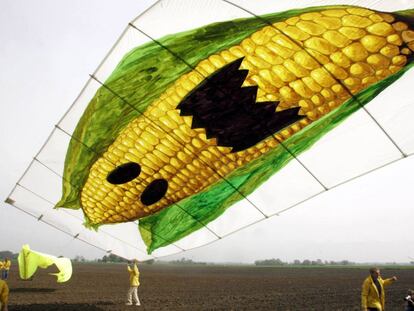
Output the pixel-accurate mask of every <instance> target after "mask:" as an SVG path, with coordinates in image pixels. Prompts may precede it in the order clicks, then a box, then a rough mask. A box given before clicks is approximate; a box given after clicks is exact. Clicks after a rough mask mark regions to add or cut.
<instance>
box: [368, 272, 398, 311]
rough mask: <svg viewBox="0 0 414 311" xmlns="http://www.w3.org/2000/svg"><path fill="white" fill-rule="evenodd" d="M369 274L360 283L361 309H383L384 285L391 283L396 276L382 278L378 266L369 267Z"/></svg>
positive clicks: (369, 310)
mask: <svg viewBox="0 0 414 311" xmlns="http://www.w3.org/2000/svg"><path fill="white" fill-rule="evenodd" d="M369 274H370V276H369V277H367V278H366V279H365V281H364V283H363V284H362V293H361V305H362V311H384V310H385V291H384V287H385V286H387V285H389V284H392V283H393V282H394V281H396V280H397V277H395V276H393V277H392V278H389V279H385V280H383V279H382V278H381V274H380V270H379V269H378V268H371V269H369Z"/></svg>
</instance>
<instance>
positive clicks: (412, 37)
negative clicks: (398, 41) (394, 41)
mask: <svg viewBox="0 0 414 311" xmlns="http://www.w3.org/2000/svg"><path fill="white" fill-rule="evenodd" d="M401 36H402V39H403V40H404V42H412V41H414V31H412V30H406V31H403V32H402V34H401Z"/></svg>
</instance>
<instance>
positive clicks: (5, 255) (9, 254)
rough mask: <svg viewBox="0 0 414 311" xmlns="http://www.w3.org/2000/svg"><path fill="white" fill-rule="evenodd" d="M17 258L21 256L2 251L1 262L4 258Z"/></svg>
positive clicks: (0, 253)
mask: <svg viewBox="0 0 414 311" xmlns="http://www.w3.org/2000/svg"><path fill="white" fill-rule="evenodd" d="M17 256H19V254H15V253H12V252H10V251H0V260H1V259H3V258H9V259H17Z"/></svg>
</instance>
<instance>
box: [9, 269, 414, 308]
mask: <svg viewBox="0 0 414 311" xmlns="http://www.w3.org/2000/svg"><path fill="white" fill-rule="evenodd" d="M73 269H74V273H73V276H72V279H71V280H70V281H69V282H67V283H64V284H57V283H56V281H55V277H53V276H50V275H48V272H53V270H52V269H51V270H47V271H45V270H40V271H39V272H38V273H37V274H36V276H35V278H34V279H33V280H32V281H22V280H20V279H19V278H18V272H17V267H16V264H14V265H13V267H12V270H11V272H10V277H9V282H8V283H9V287H10V289H11V293H10V301H9V310H10V311H13V310H15V311H23V310H24V311H50V310H58V311H69V310H79V311H100V310H111V311H113V310H255V311H256V310H281V311H285V310H290V311H300V310H307V311H309V310H315V311H323V310H329V311H333V310H336V311H339V310H347V311H348V310H360V288H361V284H362V281H363V280H364V278H365V277H366V276H367V274H368V272H367V269H366V268H364V269H357V268H355V269H354V268H352V269H350V268H347V269H339V268H274V267H253V266H240V267H234V266H231V267H230V266H173V265H145V264H143V265H141V266H140V272H141V286H140V287H139V296H140V299H141V303H142V306H141V307H136V306H125V300H126V298H125V296H126V292H127V289H128V273H127V271H126V266H125V264H74V267H73ZM382 274H383V277H391V276H393V275H396V276H397V277H398V279H399V280H398V282H396V283H394V284H393V285H391V286H390V287H388V288H387V290H386V297H387V299H386V305H387V311H394V310H395V311H397V310H400V311H402V310H404V301H403V297H405V294H406V291H407V289H408V288H413V287H414V269H403V270H400V269H383V270H382Z"/></svg>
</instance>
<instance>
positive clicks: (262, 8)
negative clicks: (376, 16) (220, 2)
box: [228, 0, 413, 15]
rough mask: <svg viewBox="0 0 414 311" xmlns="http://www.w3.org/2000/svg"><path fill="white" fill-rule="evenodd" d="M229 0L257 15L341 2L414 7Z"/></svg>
mask: <svg viewBox="0 0 414 311" xmlns="http://www.w3.org/2000/svg"><path fill="white" fill-rule="evenodd" d="M228 2H231V3H233V4H235V5H238V6H241V7H243V8H244V9H246V10H248V11H250V12H252V13H254V14H255V15H263V14H268V13H276V12H283V11H287V10H291V9H300V8H306V7H313V6H324V5H340V4H344V5H355V6H362V7H368V8H371V9H376V10H379V11H384V12H387V11H388V12H393V11H397V10H404V9H412V7H413V2H412V1H411V0H393V1H389V0H289V1H274V0H260V3H259V2H258V1H251V0H228Z"/></svg>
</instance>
